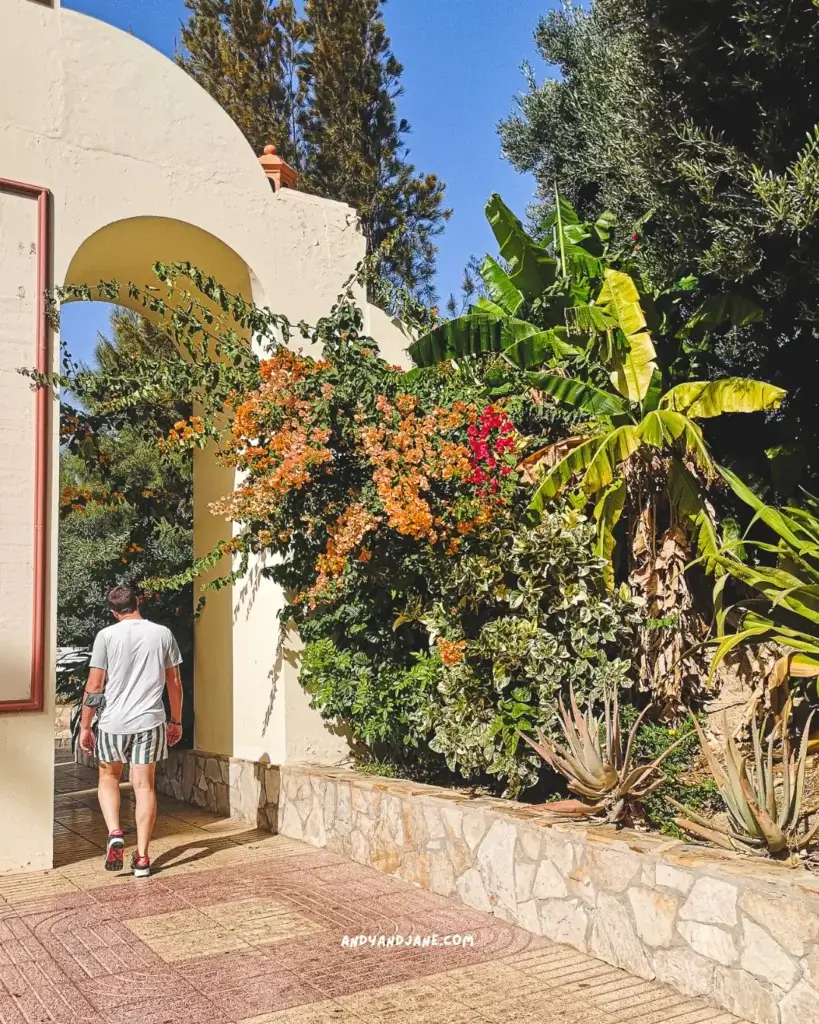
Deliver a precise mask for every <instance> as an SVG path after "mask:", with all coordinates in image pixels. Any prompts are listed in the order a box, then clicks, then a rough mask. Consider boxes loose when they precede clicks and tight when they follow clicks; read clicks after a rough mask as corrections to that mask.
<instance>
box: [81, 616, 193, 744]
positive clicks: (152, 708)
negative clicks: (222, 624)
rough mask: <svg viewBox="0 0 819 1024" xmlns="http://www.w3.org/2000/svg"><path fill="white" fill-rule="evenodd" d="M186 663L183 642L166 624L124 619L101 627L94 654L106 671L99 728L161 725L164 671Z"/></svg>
mask: <svg viewBox="0 0 819 1024" xmlns="http://www.w3.org/2000/svg"><path fill="white" fill-rule="evenodd" d="M181 663H182V655H181V654H180V653H179V646H178V644H177V642H176V640H175V639H174V636H173V633H171V631H170V630H169V629H168V628H167V626H160V625H158V624H157V623H156V622H149V621H148V619H123V620H122V621H120V622H115V623H114V625H113V626H108V627H107V628H106V629H101V630H100V631H99V633H97V637H96V639H95V640H94V649H93V651H92V653H91V668H101V669H103V670H104V671H105V672H106V673H107V678H106V682H105V707H104V708H103V711H102V714H101V715H100V720H99V727H100V729H102V730H103V731H104V732H110V733H116V734H120V735H122V734H125V735H127V734H131V733H136V732H143V731H144V730H146V729H153V728H155V726H157V725H161V724H162V723H163V722H164V721H165V707H164V705H163V703H162V694H163V692H164V690H165V669H166V668H173V667H174V666H175V665H180V664H181Z"/></svg>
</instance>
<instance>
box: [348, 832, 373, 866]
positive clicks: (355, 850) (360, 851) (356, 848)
mask: <svg viewBox="0 0 819 1024" xmlns="http://www.w3.org/2000/svg"><path fill="white" fill-rule="evenodd" d="M350 856H351V857H352V859H353V860H355V861H358V863H359V864H369V863H370V842H369V839H368V838H367V836H366V835H364V834H363V833H362V832H361V831H359V830H358V829H354V830H353V831H352V833H351V834H350Z"/></svg>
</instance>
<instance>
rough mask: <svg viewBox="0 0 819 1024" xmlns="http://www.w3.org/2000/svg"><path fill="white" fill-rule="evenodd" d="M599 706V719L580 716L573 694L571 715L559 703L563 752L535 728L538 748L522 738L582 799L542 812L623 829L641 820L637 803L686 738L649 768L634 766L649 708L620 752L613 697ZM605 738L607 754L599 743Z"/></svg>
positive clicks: (653, 786) (546, 807)
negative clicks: (602, 821)
mask: <svg viewBox="0 0 819 1024" xmlns="http://www.w3.org/2000/svg"><path fill="white" fill-rule="evenodd" d="M603 704H604V716H603V718H600V717H598V716H596V715H594V713H593V712H592V710H591V708H589V709H587V711H586V714H585V715H583V714H581V713H580V711H579V709H578V707H577V702H576V700H575V696H574V692H572V693H571V710H572V713H571V715H570V714H568V712H567V711H566V708H565V707H564V705H563V702H562V701H561V702H560V713H561V719H562V721H561V730H562V732H563V735H564V737H565V739H566V746H565V747H560V746H558V745H557V744H556V743H552V742H551V741H550V740H548V739H546V737H545V736H544V735H543V731H542V730H541V729H540V728H538V729H537V735H538V740H539V741H540V742H538V743H536V742H535V741H534V740H533V739H532V738H531V737H530V736H526V735H525V734H524V733H520V735H521V736H522V737H523V739H525V740H526V742H527V743H528V744H529V745H530V746H532V747H533V748H534V749H535V750H536V751H537V752H538V754H540V756H541V757H542V758H543V760H544V761H545V762H546V763H547V764H548V765H549V766H550V767H552V768H554V770H555V771H557V772H560V774H561V775H563V776H564V777H565V778H566V779H567V780H568V783H569V789H570V790H571V791H572V792H573V793H577V794H578V796H580V797H582V798H583V799H581V800H562V801H559V802H558V803H550V804H543V805H542V808H543V809H544V810H548V811H549V812H550V813H552V814H559V815H562V816H565V817H569V818H590V817H594V816H596V815H603V816H604V819H605V821H607V822H610V823H614V824H626V823H630V822H633V821H634V820H635V818H636V817H638V816H639V814H638V811H639V804H640V801H641V800H644V799H645V798H646V797H647V796H648V795H649V794H650V793H653V792H654V790H655V789H657V788H658V787H659V786H661V785H662V784H663V782H664V781H665V778H664V776H663V775H662V774H661V773H660V771H659V768H660V765H661V764H662V762H663V761H664V760H665V758H666V757H668V755H669V754H670V753H671V751H672V750H674V749H676V747H678V746H679V745H680V743H682V742H684V739H685V737H682V738H681V739H679V740H677V742H676V743H672V744H671V746H670V747H668V748H667V749H666V750H664V751H663V753H662V754H660V756H659V757H657V758H655V759H654V760H653V761H652V762H650V763H649V764H640V765H634V764H633V753H634V741H635V739H636V737H637V730H638V729H639V728H640V725H641V724H642V722H643V719H644V718H645V716H646V714H647V713H648V711H649V709H650V705H649V707H646V708H645V709H644V710H643V711H642V712H641V714H640V715H639V717H638V718H637V720H636V721H635V723H634V725H633V726H632V727H631V730H630V731H629V734H628V737H627V739H626V745H625V748H624V747H623V736H622V733H621V730H620V707H619V702H618V700H617V696H616V695H614V696H613V697H606V698H605V700H604V702H603ZM603 733H605V750H604V749H603V745H602V741H601V735H602V734H603Z"/></svg>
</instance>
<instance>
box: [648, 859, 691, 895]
mask: <svg viewBox="0 0 819 1024" xmlns="http://www.w3.org/2000/svg"><path fill="white" fill-rule="evenodd" d="M654 880H655V883H656V884H657V885H662V886H664V887H665V888H666V889H675V890H676V891H677V892H681V893H683V894H685V893H687V892H688V891H689V890H690V889H691V886H692V885H693V884H694V876H693V875H689V873H688V872H687V871H681V870H680V869H679V868H675V867H672V866H671V864H666V863H665V862H664V861H658V862H657V864H656V865H655V867H654Z"/></svg>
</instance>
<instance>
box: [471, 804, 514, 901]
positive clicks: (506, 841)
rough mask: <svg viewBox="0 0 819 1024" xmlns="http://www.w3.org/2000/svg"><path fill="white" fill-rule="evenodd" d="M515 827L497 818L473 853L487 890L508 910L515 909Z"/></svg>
mask: <svg viewBox="0 0 819 1024" xmlns="http://www.w3.org/2000/svg"><path fill="white" fill-rule="evenodd" d="M517 838H518V833H517V829H516V828H515V826H514V825H513V824H511V822H506V821H502V820H498V821H496V822H495V823H494V824H493V825H492V827H491V828H490V829H489V831H488V832H487V833H486V836H485V837H484V839H483V840H482V842H481V844H480V846H479V847H478V851H477V854H476V862H477V866H478V869H479V871H480V873H481V875H482V876H483V879H484V883H485V886H486V891H487V893H488V894H489V895H490V896H494V897H495V898H496V899H497V901H498V902H499V903H500V904H501V905H502V906H503V907H505V908H506V909H507V910H515V909H516V907H517V900H516V899H515V843H516V842H517Z"/></svg>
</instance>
